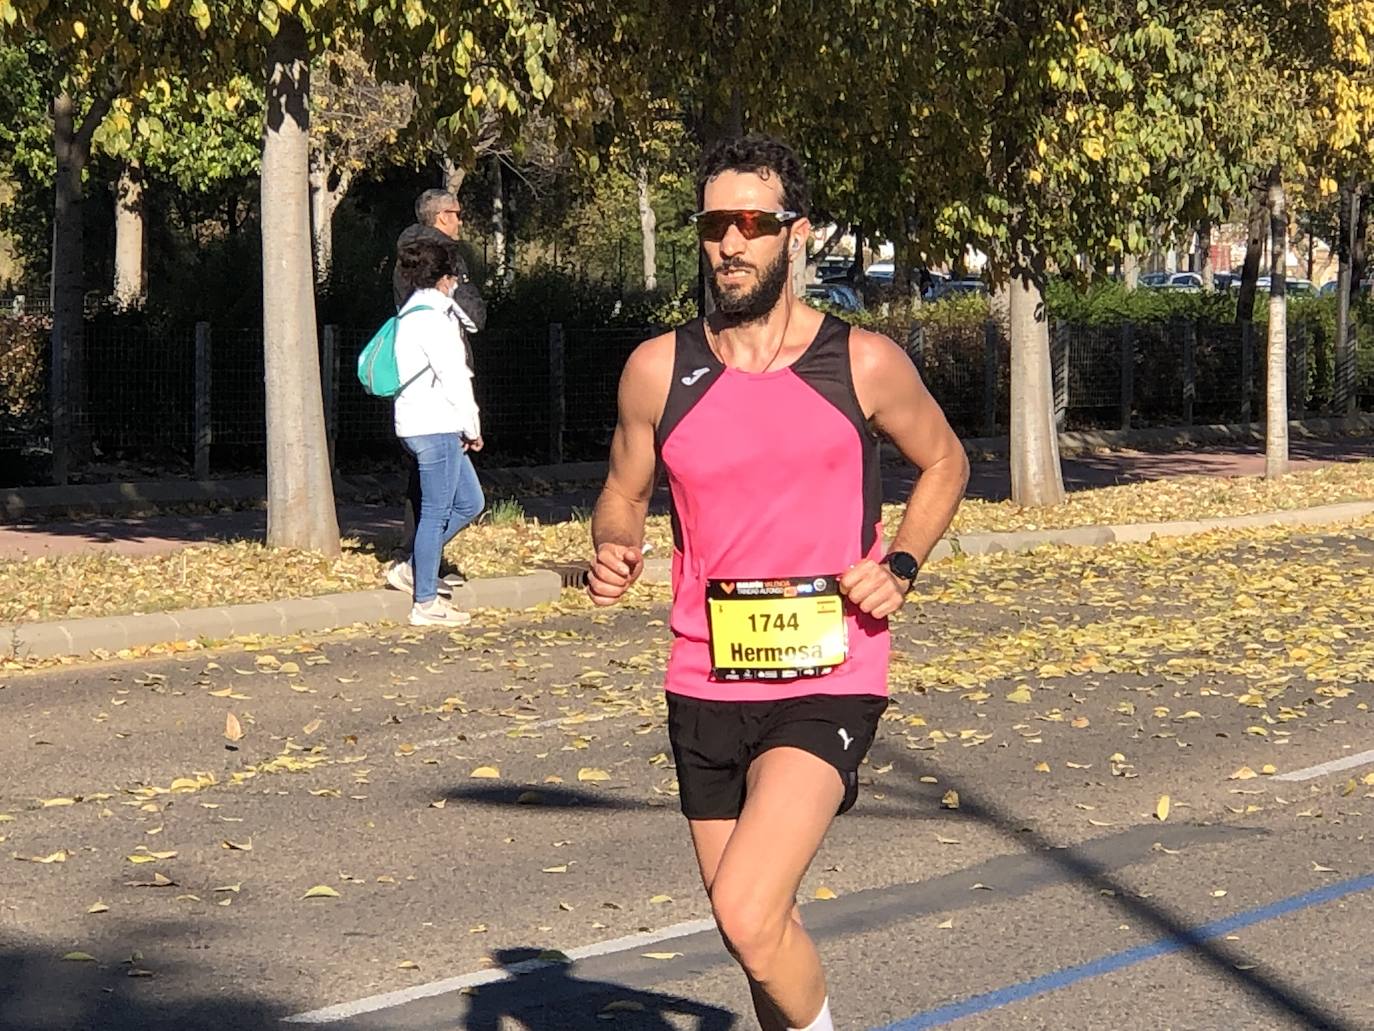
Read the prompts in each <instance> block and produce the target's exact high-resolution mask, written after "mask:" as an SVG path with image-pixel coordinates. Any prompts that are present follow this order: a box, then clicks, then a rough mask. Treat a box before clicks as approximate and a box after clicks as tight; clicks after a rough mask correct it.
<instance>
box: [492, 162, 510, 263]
mask: <svg viewBox="0 0 1374 1031" xmlns="http://www.w3.org/2000/svg"><path fill="white" fill-rule="evenodd" d="M505 183H506V177H505V176H504V175H503V174H502V171H501V159H500V158H499V157H496V158H492V159H491V247H492V252H493V253H492V257H493V258H494V259H495V269H496V276H495V277H494V278H496V279H499V280H501V281H503V282H504V281H506V277H507V275H508V271H509V269H510V265H509V263H508V262H509V257H510V256H509V254H508V253H507V241H506V185H505Z"/></svg>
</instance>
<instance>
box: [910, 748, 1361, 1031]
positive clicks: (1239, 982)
mask: <svg viewBox="0 0 1374 1031" xmlns="http://www.w3.org/2000/svg"><path fill="white" fill-rule="evenodd" d="M890 754H891V761H892V763H893V765H894V766H895V767H896V771H901V772H904V773H905V774H906V777H905V778H904V779H903V780H900V781H891V782H886V783H885V784H884V788H883V790H884V792H885V793H886V794H887V795H888V797H889V798H904V799H906V800H908V801H909V802H910V803H911V808H910V809H907V810H906V811H905V815H907V816H908V817H910V816H912V815H919V816H921V817H922V818H933V819H939V818H940V816H941V813H942V810H941V809H940V808H939V804H940V803H939V801H938V799H937V798H935V797H932V796H931V793H930V792H929V791H927V790H925V789H924V788H923V786H922V785H921V784H920V783H919V779H920V777H921V776H923V775H924V774H926V773H929V772H933V771H929V770H924V769H921V768H920V765H919V763H918V762H917V761H915V760H913V759H912V758H911V757H909V756H905V755H900V754H896V753H890ZM896 771H894V772H896ZM950 787H953V788H955V789H956V790H957V791H958V793H959V809H958V813H959V814H962V816H963V818H964V819H965V820H968V819H973V820H977V821H978V822H980V823H983V824H986V825H987V826H989V827H992V828H994V829H995V830H996V831H997V832H998V833H999V834H1001V835H1003V836H1004V837H1006V838H1008V839H1009V840H1011V841H1013V842H1014V843H1015V845H1016V847H1017V849H1024V850H1026V851H1028V852H1035V853H1036V854H1037V855H1038V856H1039V857H1040V858H1041V859H1042V860H1044V861H1045V862H1046V863H1049V864H1053V865H1054V866H1056V867H1059V868H1060V869H1061V870H1062V871H1063V872H1064V873H1065V874H1066V875H1068V876H1069V877H1071V878H1072V879H1073V880H1074V881H1076V882H1078V883H1079V884H1083V885H1086V886H1089V887H1092V888H1095V889H1097V890H1098V891H1099V892H1100V893H1102V895H1101V897H1102V898H1103V900H1104V901H1105V902H1106V903H1107V904H1109V905H1113V906H1116V907H1118V908H1119V909H1120V910H1122V912H1123V914H1125V915H1129V916H1130V917H1132V918H1133V919H1135V920H1136V921H1139V922H1141V923H1143V924H1145V925H1147V926H1149V927H1152V928H1154V929H1155V931H1157V932H1158V933H1159V934H1160V935H1161V937H1163V938H1167V939H1169V940H1170V941H1173V942H1177V943H1179V944H1180V945H1181V946H1182V950H1183V951H1184V952H1185V953H1187V954H1188V955H1190V956H1192V957H1194V958H1195V959H1198V960H1200V961H1202V962H1203V963H1205V964H1206V965H1207V966H1208V967H1209V968H1210V969H1211V972H1212V974H1213V975H1214V976H1216V977H1218V978H1220V979H1221V980H1224V981H1229V982H1231V983H1233V984H1235V985H1236V986H1237V987H1239V988H1241V989H1242V990H1244V991H1246V992H1248V993H1249V994H1250V995H1252V996H1254V997H1255V998H1257V999H1258V1000H1260V1001H1261V1002H1262V1003H1264V1004H1265V1005H1266V1006H1268V1007H1269V1008H1270V1009H1272V1010H1273V1011H1274V1012H1275V1013H1278V1014H1282V1015H1284V1016H1285V1017H1286V1018H1287V1019H1288V1020H1290V1021H1293V1022H1294V1023H1292V1024H1291V1025H1288V1026H1293V1027H1302V1028H1320V1029H1323V1031H1359V1029H1358V1028H1357V1027H1356V1026H1355V1025H1353V1024H1350V1023H1348V1022H1347V1021H1345V1020H1344V1019H1343V1018H1341V1017H1340V1016H1337V1015H1336V1014H1334V1013H1331V1012H1330V1011H1328V1010H1327V1009H1325V1008H1324V1007H1323V1005H1322V1003H1321V1001H1320V1000H1318V999H1314V998H1312V997H1311V996H1310V995H1308V994H1307V993H1306V992H1305V991H1303V990H1302V989H1301V988H1300V987H1298V986H1297V985H1293V984H1289V983H1287V982H1285V981H1284V980H1283V979H1282V978H1281V977H1279V976H1278V975H1277V974H1274V973H1273V972H1269V971H1265V970H1263V969H1262V968H1260V967H1259V966H1257V965H1252V961H1251V959H1250V957H1247V956H1246V955H1245V954H1244V953H1243V952H1241V951H1240V950H1238V949H1234V948H1230V947H1229V946H1228V945H1227V944H1226V943H1225V942H1224V941H1221V940H1219V939H1210V938H1209V939H1199V938H1197V937H1196V935H1195V934H1194V930H1195V927H1194V925H1193V924H1192V923H1190V922H1189V921H1188V920H1187V919H1185V918H1184V917H1182V916H1180V915H1178V914H1175V913H1173V912H1170V911H1169V910H1168V909H1167V908H1165V907H1164V906H1163V905H1161V904H1160V903H1158V902H1156V901H1154V900H1151V899H1144V898H1141V897H1140V896H1139V895H1137V894H1135V893H1134V892H1133V891H1132V889H1131V888H1130V887H1128V886H1127V885H1125V884H1124V883H1122V882H1121V881H1120V880H1118V879H1117V878H1116V877H1114V876H1112V874H1111V873H1110V872H1109V871H1107V870H1106V869H1104V867H1103V866H1102V864H1101V863H1099V862H1098V861H1096V860H1094V859H1093V858H1091V857H1090V856H1089V855H1087V854H1086V853H1085V852H1084V851H1083V850H1082V849H1079V848H1074V847H1069V848H1065V847H1062V846H1060V845H1056V844H1055V843H1054V842H1052V841H1050V840H1049V839H1048V838H1046V837H1045V836H1044V835H1043V834H1041V833H1040V832H1039V831H1037V830H1036V829H1035V828H1034V826H1033V825H1032V823H1033V821H1031V820H1027V819H1021V818H1020V817H1019V816H1018V815H1017V814H1016V813H1013V812H1009V811H1007V810H1005V809H1001V808H999V807H998V806H997V805H996V804H994V803H993V802H990V801H988V800H987V799H986V798H982V797H980V796H979V795H978V794H977V793H976V791H974V790H973V789H970V788H967V787H965V786H963V785H960V784H956V783H952V782H949V781H948V776H947V774H946V777H945V782H944V783H942V784H941V787H940V789H939V790H940V791H942V792H943V791H946V790H948V789H949V788H950ZM894 815H895V814H894Z"/></svg>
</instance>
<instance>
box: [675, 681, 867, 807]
mask: <svg viewBox="0 0 1374 1031" xmlns="http://www.w3.org/2000/svg"><path fill="white" fill-rule="evenodd" d="M886 709H887V699H886V698H883V697H881V696H879V695H814V694H813V695H803V696H802V697H800V698H784V699H781V700H779V701H775V702H715V701H705V700H702V699H698V698H688V697H686V696H684V695H677V694H673V693H671V692H669V694H668V738H669V740H670V741H671V742H672V744H673V760H674V762H675V763H676V764H677V784H678V795H679V800H680V801H681V803H682V814H683V815H684V816H686V817H687V819H689V820H733V819H735V818H736V817H738V816H739V814H740V811H741V810H742V809H743V808H744V791H745V774H746V773H748V771H749V764H750V763H752V762H753V761H754V760H755V759H757V758H758V757H759V756H760V755H762V754H763V753H764V752H766V751H768V749H770V748H778V747H780V746H785V747H790V748H800V749H801V750H802V751H805V752H810V753H811V754H812V755H814V756H816V757H817V758H820V759H824V760H825V761H826V762H828V763H829V764H830V765H831V766H833V767H835V769H836V770H838V771H839V774H840V779H841V780H842V781H843V782H844V801H843V802H841V803H840V809H839V812H841V813H843V812H845V811H847V810H849V809H851V808H852V807H853V805H854V803H855V801H856V800H857V799H858V797H859V763H861V762H863V758H864V756H865V755H867V754H868V750H869V748H871V747H872V745H873V738H874V736H875V735H876V734H877V732H878V720H879V719H880V718H881V717H882V715H883V712H884V711H885V710H886Z"/></svg>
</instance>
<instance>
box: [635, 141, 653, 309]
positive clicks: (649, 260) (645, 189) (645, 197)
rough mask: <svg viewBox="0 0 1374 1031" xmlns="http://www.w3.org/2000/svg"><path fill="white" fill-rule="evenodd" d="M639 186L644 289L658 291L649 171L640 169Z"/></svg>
mask: <svg viewBox="0 0 1374 1031" xmlns="http://www.w3.org/2000/svg"><path fill="white" fill-rule="evenodd" d="M637 185H638V186H639V234H640V242H641V244H642V246H643V248H644V289H645V290H657V289H658V235H657V230H658V219H657V218H656V217H655V216H654V206H653V205H652V204H651V203H649V170H648V169H647V168H641V169H640V170H639V175H638V177H637Z"/></svg>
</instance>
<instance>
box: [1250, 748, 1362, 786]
mask: <svg viewBox="0 0 1374 1031" xmlns="http://www.w3.org/2000/svg"><path fill="white" fill-rule="evenodd" d="M1369 765H1374V749H1370V750H1369V751H1368V752H1360V753H1359V754H1358V755H1347V756H1346V757H1345V758H1344V759H1332V760H1331V761H1330V762H1326V763H1321V764H1320V765H1317V766H1308V767H1307V768H1306V769H1302V770H1291V771H1289V772H1288V773H1280V774H1279V775H1278V776H1277V777H1275V778H1274V779H1275V780H1315V779H1316V778H1318V777H1325V776H1326V775H1327V774H1328V773H1340V772H1341V771H1342V770H1353V769H1354V768H1355V767H1356V766H1369Z"/></svg>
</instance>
